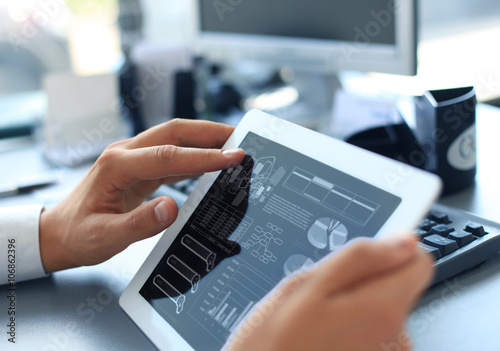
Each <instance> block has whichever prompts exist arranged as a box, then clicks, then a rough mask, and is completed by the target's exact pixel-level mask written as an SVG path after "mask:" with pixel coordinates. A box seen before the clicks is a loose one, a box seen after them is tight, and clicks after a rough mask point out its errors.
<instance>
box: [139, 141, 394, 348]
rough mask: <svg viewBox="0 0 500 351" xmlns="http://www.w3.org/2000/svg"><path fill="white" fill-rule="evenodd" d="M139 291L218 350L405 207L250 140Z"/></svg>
mask: <svg viewBox="0 0 500 351" xmlns="http://www.w3.org/2000/svg"><path fill="white" fill-rule="evenodd" d="M240 147H241V148H243V149H244V150H245V152H246V156H245V159H244V161H243V162H242V163H241V164H240V165H238V166H236V167H233V168H230V169H228V170H225V171H222V172H221V173H220V174H219V176H218V177H217V179H216V180H215V181H214V183H213V184H212V185H211V186H210V188H209V190H208V192H207V193H206V194H205V195H204V197H203V199H202V200H201V202H200V204H199V205H198V206H197V208H196V209H195V210H194V212H193V214H192V215H191V216H190V218H189V219H188V220H187V222H186V224H185V225H184V227H183V228H182V229H181V231H180V232H179V234H178V235H177V237H176V239H175V240H174V241H173V243H172V245H171V246H170V247H169V249H168V250H167V252H166V253H165V255H164V256H163V257H162V259H161V260H160V262H159V264H158V265H157V267H156V268H155V269H154V271H153V273H152V274H151V275H150V276H149V278H148V279H147V281H146V283H145V284H144V286H143V287H142V288H141V290H140V294H141V295H142V296H143V297H144V298H145V299H146V300H147V301H148V302H149V303H150V304H151V305H152V307H153V308H154V309H155V310H156V311H157V312H158V313H159V314H160V315H161V316H162V317H163V318H164V319H165V320H166V321H167V322H168V323H169V324H170V325H171V326H172V327H173V328H174V329H175V330H177V332H178V333H179V334H180V335H181V336H182V337H183V338H184V339H185V340H186V341H187V342H188V343H189V344H190V345H191V346H192V347H193V348H194V349H195V350H216V349H220V348H221V347H222V345H223V344H224V343H225V341H226V339H227V338H228V336H229V334H230V333H231V332H232V331H233V330H234V329H235V328H236V327H237V325H238V324H239V322H240V321H241V320H242V319H243V318H244V317H245V315H247V313H248V312H249V311H250V310H251V309H252V308H253V307H254V306H255V304H256V303H257V302H258V301H259V300H260V299H261V298H262V297H263V296H264V295H266V294H267V293H268V292H269V291H270V290H271V289H272V288H273V287H274V286H275V285H276V284H277V283H278V282H279V281H280V280H281V279H283V278H284V277H286V276H289V275H291V274H293V272H295V271H296V270H298V269H301V268H306V267H309V266H311V265H312V264H314V263H315V262H317V261H318V260H319V259H321V258H322V257H324V256H325V255H328V254H329V253H331V252H334V251H336V250H338V249H339V248H341V247H342V246H343V245H345V243H347V242H348V241H350V240H352V239H353V238H356V237H360V236H370V237H371V236H374V234H375V233H377V232H378V230H379V229H380V228H381V227H382V225H383V224H384V223H385V222H386V221H387V219H388V218H389V217H390V216H391V214H392V213H393V212H394V210H395V209H396V208H397V207H398V205H399V204H400V202H401V199H400V198H399V197H397V196H394V195H392V194H390V193H387V192H385V191H383V190H381V189H378V188H376V187H374V186H372V185H370V184H368V183H365V182H363V181H361V180H359V179H356V178H353V177H352V176H350V175H348V174H346V173H343V172H341V171H339V170H336V169H334V168H332V167H329V166H327V165H325V164H323V163H320V162H318V161H315V160H313V159H311V158H310V157H307V156H305V155H302V154H300V153H297V152H295V151H293V150H291V149H289V148H287V147H284V146H282V145H280V144H277V143H275V142H272V141H270V140H268V139H265V138H263V137H260V136H258V135H256V134H254V133H249V134H248V135H247V136H246V138H245V139H244V141H243V142H242V143H241V145H240Z"/></svg>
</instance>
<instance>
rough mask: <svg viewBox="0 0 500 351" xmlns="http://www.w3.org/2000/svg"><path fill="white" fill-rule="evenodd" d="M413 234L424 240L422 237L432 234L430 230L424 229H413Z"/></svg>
mask: <svg viewBox="0 0 500 351" xmlns="http://www.w3.org/2000/svg"><path fill="white" fill-rule="evenodd" d="M413 234H415V235H416V236H418V237H419V238H420V241H422V239H423V238H425V237H426V236H429V235H431V234H430V233H429V232H428V231H426V230H423V229H415V230H414V231H413Z"/></svg>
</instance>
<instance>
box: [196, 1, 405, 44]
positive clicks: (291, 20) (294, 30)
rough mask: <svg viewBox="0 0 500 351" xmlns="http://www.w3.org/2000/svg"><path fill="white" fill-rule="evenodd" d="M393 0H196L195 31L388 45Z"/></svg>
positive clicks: (392, 30) (392, 36) (392, 28)
mask: <svg viewBox="0 0 500 351" xmlns="http://www.w3.org/2000/svg"><path fill="white" fill-rule="evenodd" d="M394 4H395V2H394V0H349V1H344V0H343V1H340V0H337V1H326V0H307V1H306V0H293V1H291V0H273V1H268V0H252V1H245V0H231V1H228V0H215V1H214V0H199V8H200V19H199V20H200V23H201V30H202V31H208V32H219V33H236V34H253V35H265V36H266V35H271V36H282V37H291V38H304V39H324V40H338V41H346V42H353V41H361V42H363V43H365V42H366V43H368V42H370V43H376V44H389V45H394V44H395V42H396V39H395V16H396V15H397V12H398V11H397V10H398V9H397V8H395V5H394Z"/></svg>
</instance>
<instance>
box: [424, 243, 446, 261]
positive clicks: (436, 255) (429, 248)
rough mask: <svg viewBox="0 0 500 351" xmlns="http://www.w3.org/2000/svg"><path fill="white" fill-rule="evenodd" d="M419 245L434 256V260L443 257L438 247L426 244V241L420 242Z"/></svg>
mask: <svg viewBox="0 0 500 351" xmlns="http://www.w3.org/2000/svg"><path fill="white" fill-rule="evenodd" d="M418 246H420V248H422V249H423V250H424V251H425V252H427V253H428V254H430V255H431V256H432V257H434V260H436V261H437V260H439V259H440V258H441V257H443V256H442V255H441V251H439V249H438V248H437V247H434V246H430V245H426V244H424V243H418Z"/></svg>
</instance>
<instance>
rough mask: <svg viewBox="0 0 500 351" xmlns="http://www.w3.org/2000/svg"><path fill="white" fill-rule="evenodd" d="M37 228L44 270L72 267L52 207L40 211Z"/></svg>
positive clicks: (49, 271)
mask: <svg viewBox="0 0 500 351" xmlns="http://www.w3.org/2000/svg"><path fill="white" fill-rule="evenodd" d="M39 230H40V232H39V240H40V256H41V258H42V264H43V268H44V269H45V272H46V273H52V272H55V271H60V270H63V269H66V268H70V267H72V266H71V264H69V260H68V257H67V255H66V252H65V250H63V240H62V236H61V235H60V233H59V231H60V230H61V223H58V221H57V219H56V216H54V210H53V209H49V210H46V209H44V210H43V211H42V213H41V214H40V229H39Z"/></svg>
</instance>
